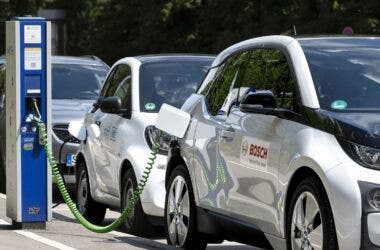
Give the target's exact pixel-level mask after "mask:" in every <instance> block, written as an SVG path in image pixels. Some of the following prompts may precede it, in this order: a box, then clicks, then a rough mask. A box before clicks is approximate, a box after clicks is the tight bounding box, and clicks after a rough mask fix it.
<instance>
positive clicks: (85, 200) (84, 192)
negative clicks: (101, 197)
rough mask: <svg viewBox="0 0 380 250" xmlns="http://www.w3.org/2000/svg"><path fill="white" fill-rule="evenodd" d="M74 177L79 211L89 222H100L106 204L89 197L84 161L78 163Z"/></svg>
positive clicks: (104, 212)
mask: <svg viewBox="0 0 380 250" xmlns="http://www.w3.org/2000/svg"><path fill="white" fill-rule="evenodd" d="M76 177H77V178H76V183H77V190H76V202H77V208H78V210H79V212H80V213H81V214H82V215H83V216H84V217H85V218H86V219H87V220H88V221H89V222H91V223H94V224H101V223H102V222H103V220H104V216H105V215H106V206H105V205H103V204H100V203H98V202H96V201H94V200H93V199H92V197H91V192H90V184H89V181H88V174H87V168H86V163H85V162H84V161H82V162H80V163H79V164H78V170H77V175H76Z"/></svg>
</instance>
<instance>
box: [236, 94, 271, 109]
mask: <svg viewBox="0 0 380 250" xmlns="http://www.w3.org/2000/svg"><path fill="white" fill-rule="evenodd" d="M258 108H267V109H268V108H272V109H274V108H276V97H275V96H274V94H273V92H272V91H270V90H259V91H254V92H253V91H248V92H247V93H246V94H245V95H244V96H243V98H242V99H241V102H240V110H241V111H243V112H251V111H253V110H254V111H256V110H257V109H258Z"/></svg>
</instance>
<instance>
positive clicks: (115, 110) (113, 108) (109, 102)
mask: <svg viewBox="0 0 380 250" xmlns="http://www.w3.org/2000/svg"><path fill="white" fill-rule="evenodd" d="M100 110H101V111H102V112H103V113H109V114H122V113H125V112H126V111H127V110H126V109H123V108H122V104H121V99H120V97H118V96H111V97H106V98H104V99H102V100H101V103H100Z"/></svg>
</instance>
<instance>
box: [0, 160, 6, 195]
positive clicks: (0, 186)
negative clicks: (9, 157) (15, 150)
mask: <svg viewBox="0 0 380 250" xmlns="http://www.w3.org/2000/svg"><path fill="white" fill-rule="evenodd" d="M5 189H6V176H5V164H4V162H3V160H2V159H1V158H0V193H2V194H5V191H6V190H5Z"/></svg>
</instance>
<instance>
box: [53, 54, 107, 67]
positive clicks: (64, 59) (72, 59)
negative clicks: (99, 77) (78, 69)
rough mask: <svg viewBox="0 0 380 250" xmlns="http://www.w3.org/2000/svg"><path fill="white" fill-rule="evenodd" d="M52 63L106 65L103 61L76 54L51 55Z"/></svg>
mask: <svg viewBox="0 0 380 250" xmlns="http://www.w3.org/2000/svg"><path fill="white" fill-rule="evenodd" d="M52 63H56V64H76V65H81V64H82V65H83V64H85V65H94V66H107V67H108V65H107V64H105V63H104V62H103V61H100V60H96V59H92V58H90V57H79V56H78V57H77V56H52Z"/></svg>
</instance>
